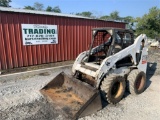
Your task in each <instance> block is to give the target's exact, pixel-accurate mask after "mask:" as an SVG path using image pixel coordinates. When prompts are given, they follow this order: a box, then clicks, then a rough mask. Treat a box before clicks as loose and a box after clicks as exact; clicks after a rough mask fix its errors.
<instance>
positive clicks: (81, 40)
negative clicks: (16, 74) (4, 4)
mask: <svg viewBox="0 0 160 120" xmlns="http://www.w3.org/2000/svg"><path fill="white" fill-rule="evenodd" d="M21 24H49V25H57V26H58V44H56V45H32V46H31V45H30V46H24V45H23V43H22V31H21ZM94 27H119V28H125V24H124V23H116V22H107V21H100V20H93V19H91V20H89V19H81V18H79V19H78V18H69V17H58V16H49V15H37V14H35V15H34V14H25V13H24V14H23V13H14V12H2V11H1V12H0V43H1V44H0V64H1V68H0V69H3V70H4V69H11V68H15V67H24V66H31V65H38V64H43V63H53V62H57V61H65V60H74V59H75V58H76V57H77V55H78V54H79V53H80V52H82V51H85V50H87V49H88V48H89V45H90V43H91V39H92V31H91V30H92V28H94Z"/></svg>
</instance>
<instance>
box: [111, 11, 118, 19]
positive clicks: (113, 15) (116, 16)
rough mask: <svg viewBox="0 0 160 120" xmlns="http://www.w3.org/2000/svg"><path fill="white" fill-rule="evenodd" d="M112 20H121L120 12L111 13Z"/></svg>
mask: <svg viewBox="0 0 160 120" xmlns="http://www.w3.org/2000/svg"><path fill="white" fill-rule="evenodd" d="M110 18H111V19H113V20H119V12H118V11H113V12H111V13H110Z"/></svg>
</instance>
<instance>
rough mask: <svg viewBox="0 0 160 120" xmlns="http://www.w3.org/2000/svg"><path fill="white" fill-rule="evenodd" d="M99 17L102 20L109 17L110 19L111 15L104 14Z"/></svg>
mask: <svg viewBox="0 0 160 120" xmlns="http://www.w3.org/2000/svg"><path fill="white" fill-rule="evenodd" d="M99 19H101V20H108V19H110V16H108V15H104V16H101V17H100V18H99Z"/></svg>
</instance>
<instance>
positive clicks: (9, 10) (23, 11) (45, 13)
mask: <svg viewBox="0 0 160 120" xmlns="http://www.w3.org/2000/svg"><path fill="white" fill-rule="evenodd" d="M0 11H6V12H18V13H29V14H39V15H51V16H61V17H71V18H82V19H93V20H100V19H94V18H89V17H83V16H78V15H72V14H63V13H55V12H46V11H37V10H27V9H18V8H8V7H0ZM102 21H108V22H119V21H111V20H102ZM120 23H125V22H120Z"/></svg>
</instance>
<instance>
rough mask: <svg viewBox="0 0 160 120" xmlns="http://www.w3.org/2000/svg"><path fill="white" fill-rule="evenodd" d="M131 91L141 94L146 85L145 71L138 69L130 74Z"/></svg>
mask: <svg viewBox="0 0 160 120" xmlns="http://www.w3.org/2000/svg"><path fill="white" fill-rule="evenodd" d="M127 79H128V81H129V86H128V87H129V92H130V93H131V94H134V95H137V94H141V93H142V92H143V91H144V90H145V87H146V74H145V73H144V72H143V71H139V70H137V69H134V70H132V71H131V72H130V73H129V75H128V78H127Z"/></svg>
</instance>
